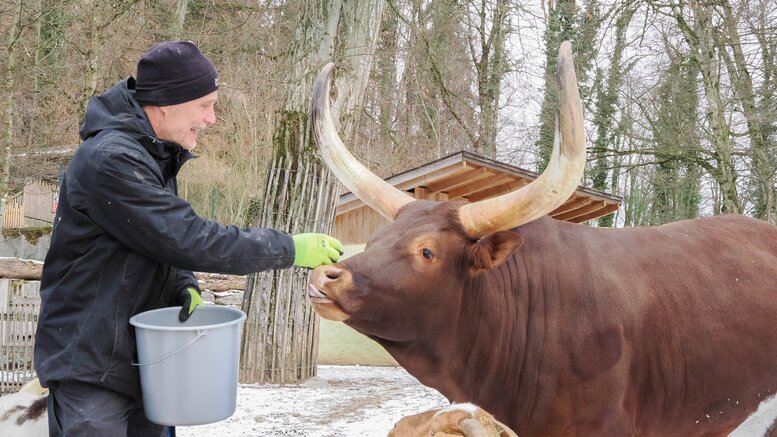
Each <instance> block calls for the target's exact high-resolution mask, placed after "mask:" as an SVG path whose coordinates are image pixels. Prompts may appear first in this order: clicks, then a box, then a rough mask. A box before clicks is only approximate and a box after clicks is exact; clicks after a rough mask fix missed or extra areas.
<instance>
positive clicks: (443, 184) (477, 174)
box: [426, 167, 494, 193]
mask: <svg viewBox="0 0 777 437" xmlns="http://www.w3.org/2000/svg"><path fill="white" fill-rule="evenodd" d="M493 175H494V174H493V173H491V171H489V169H487V168H486V167H480V168H473V169H472V170H469V171H465V172H463V173H461V174H458V175H456V176H453V177H450V178H448V179H445V180H441V181H439V182H434V183H431V184H426V189H428V190H429V191H430V192H432V193H437V192H440V191H449V190H450V189H451V188H454V187H456V186H459V185H462V184H467V183H472V182H475V181H478V180H480V179H483V178H489V177H491V176H493Z"/></svg>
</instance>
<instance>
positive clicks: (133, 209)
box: [88, 151, 294, 275]
mask: <svg viewBox="0 0 777 437" xmlns="http://www.w3.org/2000/svg"><path fill="white" fill-rule="evenodd" d="M160 179H161V176H160V172H159V170H158V168H156V163H155V162H153V161H151V160H150V159H148V158H147V157H145V156H143V154H142V153H141V152H139V151H130V152H127V153H113V154H111V155H110V156H108V157H104V158H103V159H102V160H101V161H100V163H99V164H98V165H97V167H96V174H95V175H94V186H95V190H94V193H93V195H92V196H91V201H90V203H89V205H88V214H89V216H90V218H91V219H92V220H93V221H94V222H95V223H96V224H97V225H99V226H100V227H101V228H102V229H104V230H105V232H107V233H108V234H110V235H111V236H112V237H114V238H115V239H117V240H119V241H120V242H121V243H123V244H125V245H126V246H128V247H130V248H131V249H132V250H135V251H137V252H139V253H141V254H143V255H144V256H147V257H149V258H151V259H155V260H157V261H159V262H163V263H165V264H168V265H171V266H174V267H176V268H178V269H182V270H190V271H204V272H217V273H230V274H241V275H244V274H248V273H253V272H258V271H263V270H269V269H280V268H287V267H291V265H292V264H293V262H294V243H293V240H292V238H291V236H289V234H287V233H285V232H281V231H276V230H272V229H267V228H247V229H240V228H238V227H236V226H234V225H222V224H219V223H216V222H214V221H210V220H206V219H204V218H202V217H200V216H198V215H197V214H196V213H195V211H194V209H193V208H192V207H191V205H190V204H189V203H188V202H187V201H185V200H184V199H181V198H180V197H178V196H176V195H175V194H174V193H172V192H171V191H170V190H168V189H166V188H165V187H164V186H163V185H164V184H163V183H162V181H161V180H160Z"/></svg>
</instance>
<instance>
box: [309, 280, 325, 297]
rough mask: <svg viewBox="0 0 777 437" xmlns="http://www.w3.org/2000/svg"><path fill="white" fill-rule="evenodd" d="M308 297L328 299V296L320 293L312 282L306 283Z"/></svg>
mask: <svg viewBox="0 0 777 437" xmlns="http://www.w3.org/2000/svg"><path fill="white" fill-rule="evenodd" d="M308 297H310V298H311V299H314V298H315V299H326V300H330V299H329V296H327V295H326V294H324V293H322V292H321V291H320V290H319V289H318V288H316V286H315V285H313V284H308Z"/></svg>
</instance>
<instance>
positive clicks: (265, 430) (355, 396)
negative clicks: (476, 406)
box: [176, 366, 448, 437]
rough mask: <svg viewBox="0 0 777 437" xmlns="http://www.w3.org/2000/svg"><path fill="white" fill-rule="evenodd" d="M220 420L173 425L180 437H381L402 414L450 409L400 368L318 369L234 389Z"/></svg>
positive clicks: (343, 367)
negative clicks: (289, 379)
mask: <svg viewBox="0 0 777 437" xmlns="http://www.w3.org/2000/svg"><path fill="white" fill-rule="evenodd" d="M237 396H238V399H237V410H236V411H235V414H234V415H232V417H230V418H228V419H225V420H222V421H221V422H217V423H213V424H209V425H200V426H188V427H177V429H176V432H177V435H178V436H179V437H214V436H230V437H233V436H234V437H238V436H267V437H273V436H300V437H341V436H342V437H356V436H359V437H372V436H375V437H378V436H380V437H385V436H386V434H388V432H389V431H390V430H391V428H392V427H393V426H394V423H396V422H397V421H398V420H399V419H401V418H402V417H403V416H406V415H410V414H415V413H420V412H422V411H425V410H428V409H430V408H436V407H441V406H445V405H448V401H447V400H446V399H445V398H444V397H443V396H442V395H440V394H439V393H438V392H437V391H435V390H433V389H430V388H428V387H424V386H423V385H421V384H420V383H419V382H418V380H416V379H415V378H413V377H412V376H410V375H409V374H408V373H407V372H406V371H405V370H404V369H402V368H399V367H360V366H319V367H318V376H316V377H315V378H311V379H309V380H307V381H305V382H304V383H301V384H286V385H276V384H263V385H244V384H241V385H240V386H238V394H237Z"/></svg>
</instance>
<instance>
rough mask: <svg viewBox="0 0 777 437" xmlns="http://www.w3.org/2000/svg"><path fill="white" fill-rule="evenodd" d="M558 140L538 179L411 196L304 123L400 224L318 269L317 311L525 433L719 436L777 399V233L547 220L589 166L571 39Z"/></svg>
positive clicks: (339, 167) (724, 221)
mask: <svg viewBox="0 0 777 437" xmlns="http://www.w3.org/2000/svg"><path fill="white" fill-rule="evenodd" d="M558 65H559V73H558V85H559V86H558V88H559V112H558V122H557V126H558V127H557V131H556V145H555V146H554V152H553V155H552V157H551V161H550V164H549V166H548V168H547V170H546V171H545V172H544V173H543V174H542V175H541V176H540V177H539V178H538V179H537V180H536V181H534V182H533V183H532V184H530V185H528V186H526V187H524V188H522V189H519V190H518V191H514V192H512V193H508V194H506V195H504V196H502V197H500V198H498V199H492V200H487V201H482V202H479V203H474V204H466V203H461V202H443V203H437V202H430V201H416V200H413V199H412V198H411V197H410V196H409V195H407V194H406V193H404V192H401V191H399V190H396V189H394V188H393V187H392V186H390V185H389V184H388V183H386V182H385V181H383V180H382V179H380V178H378V177H376V176H375V175H373V174H372V173H370V172H369V171H368V170H367V169H366V168H365V167H363V166H362V165H361V164H359V163H358V162H357V161H356V160H355V159H354V158H353V156H351V155H350V153H348V151H347V150H346V149H345V147H344V145H343V144H342V142H341V140H340V138H339V136H338V135H337V132H336V131H335V129H334V127H333V124H332V120H331V116H330V114H329V96H328V94H329V79H330V76H331V72H332V67H331V65H330V66H328V67H327V68H326V69H325V70H324V71H323V72H322V74H321V75H320V76H319V79H318V80H317V82H316V86H315V89H314V103H313V116H314V131H315V135H316V140H317V142H318V144H319V146H320V147H321V149H322V155H323V157H324V159H325V161H326V162H327V164H328V165H329V167H330V168H331V169H332V170H333V171H334V172H335V174H336V175H337V176H338V178H340V180H341V181H342V182H343V183H344V184H345V185H346V186H347V187H348V188H349V189H350V190H351V191H352V192H354V193H355V194H356V195H358V196H359V197H360V198H361V199H363V200H364V201H365V202H366V203H367V204H369V205H370V206H372V207H373V208H375V209H376V210H378V211H379V212H381V213H382V214H383V215H385V216H386V217H388V218H390V219H391V220H393V222H392V223H390V224H389V225H387V226H385V227H383V228H382V229H381V230H379V231H378V232H377V233H375V234H374V235H373V236H372V237H371V238H370V240H369V242H368V243H367V247H366V249H365V251H364V252H363V253H362V254H359V255H356V256H354V257H351V258H349V259H347V260H345V261H343V262H341V263H338V264H334V265H331V266H323V267H319V268H318V269H316V270H315V271H314V273H313V277H312V279H311V284H310V287H309V291H308V294H309V296H310V299H311V301H312V302H313V305H314V307H315V309H316V311H317V312H318V313H319V314H320V315H321V316H323V317H325V318H328V319H332V320H342V321H344V322H345V323H346V324H348V325H349V326H351V327H353V328H355V329H356V330H358V331H360V332H362V333H364V334H366V335H368V336H369V337H370V338H373V339H374V340H376V341H377V342H378V343H380V344H381V345H382V346H383V347H384V348H386V350H387V351H388V352H389V353H391V355H392V356H394V358H395V359H396V360H397V361H398V362H399V363H400V364H401V365H402V366H403V367H404V368H406V369H407V370H408V371H409V372H410V373H411V374H412V375H414V376H415V377H417V378H418V379H419V380H420V381H421V382H422V383H423V384H425V385H427V386H430V387H433V388H435V389H437V390H439V391H440V392H441V393H442V394H443V395H445V396H446V397H447V398H448V399H449V400H451V401H455V402H473V403H475V404H477V405H479V406H481V407H483V408H484V409H485V410H486V411H489V412H490V413H492V414H494V416H495V417H496V418H497V419H499V420H501V421H503V422H504V423H506V424H507V425H508V426H509V427H511V428H513V429H514V430H515V432H516V433H517V434H518V435H521V436H557V435H577V436H628V435H641V436H708V435H709V436H712V435H715V436H717V435H726V434H727V433H728V432H730V431H731V430H733V429H734V428H736V427H737V425H738V424H740V423H741V422H742V421H743V420H744V419H745V418H746V417H747V416H748V415H749V414H751V413H752V412H753V411H755V409H756V408H757V406H758V405H759V403H760V402H761V401H762V400H764V399H765V398H767V397H769V396H771V395H773V394H774V393H775V390H777V340H775V329H776V328H777V228H775V227H774V226H772V225H770V224H767V223H765V222H762V221H759V220H755V219H751V218H745V217H742V216H720V217H713V218H707V219H700V220H690V221H683V222H678V223H672V224H668V225H664V226H658V227H653V228H633V229H599V228H591V227H587V226H584V225H579V224H571V223H566V222H560V221H556V220H553V219H551V218H548V217H545V215H546V214H547V213H548V212H549V211H552V210H553V209H555V208H556V207H557V206H558V205H560V204H561V203H563V202H564V200H566V199H567V198H568V197H569V196H570V194H571V193H572V192H573V191H574V189H575V188H576V186H577V183H578V181H579V180H580V178H581V175H582V171H583V167H584V163H585V156H584V155H585V146H584V131H583V122H582V115H581V109H580V103H579V97H578V93H577V84H576V80H575V78H574V68H573V65H572V61H571V49H570V47H569V44H568V43H565V44H564V45H562V48H561V50H560V53H559V62H558Z"/></svg>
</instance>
